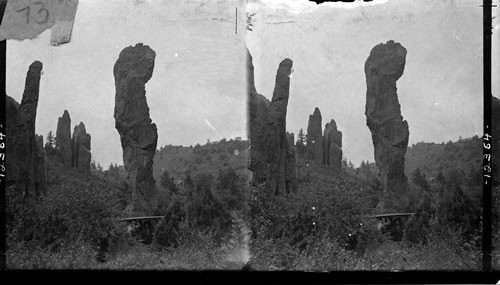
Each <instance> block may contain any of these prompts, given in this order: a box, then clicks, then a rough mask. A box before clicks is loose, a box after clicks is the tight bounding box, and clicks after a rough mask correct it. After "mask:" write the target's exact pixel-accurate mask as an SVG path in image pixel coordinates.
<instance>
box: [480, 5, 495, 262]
mask: <svg viewBox="0 0 500 285" xmlns="http://www.w3.org/2000/svg"><path fill="white" fill-rule="evenodd" d="M491 2H492V1H491V0H483V5H482V6H483V100H484V101H483V104H484V108H483V116H484V117H483V132H484V134H490V133H491V129H492V128H491V96H492V93H491V35H492V27H491V24H492V19H491V14H492V3H491ZM493 139H494V140H496V138H493ZM484 140H486V138H484ZM485 144H488V143H487V142H485V143H484V144H483V174H484V175H483V240H482V261H483V270H485V271H491V270H492V258H491V207H492V203H491V198H492V195H491V189H492V187H491V183H492V181H491V180H492V179H491V177H488V176H486V175H488V174H489V175H491V168H490V172H488V171H487V169H486V165H489V166H491V162H490V161H487V160H486V159H484V157H485V156H486V155H491V153H492V149H491V148H487V147H486V146H485ZM488 145H491V144H488Z"/></svg>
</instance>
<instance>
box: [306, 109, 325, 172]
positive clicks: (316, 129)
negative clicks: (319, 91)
mask: <svg viewBox="0 0 500 285" xmlns="http://www.w3.org/2000/svg"><path fill="white" fill-rule="evenodd" d="M321 120H322V119H321V112H320V111H319V109H318V108H315V109H314V113H313V114H312V115H309V123H308V125H307V145H306V159H307V160H310V161H314V162H316V163H318V164H320V163H322V157H323V145H322V137H323V135H322V130H321Z"/></svg>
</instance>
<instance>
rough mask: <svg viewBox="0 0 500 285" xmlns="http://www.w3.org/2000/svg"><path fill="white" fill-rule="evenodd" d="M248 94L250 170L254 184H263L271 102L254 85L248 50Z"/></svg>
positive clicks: (265, 173)
mask: <svg viewBox="0 0 500 285" xmlns="http://www.w3.org/2000/svg"><path fill="white" fill-rule="evenodd" d="M247 69H248V70H247V92H248V110H247V114H248V120H247V122H248V137H249V142H250V161H249V166H248V168H249V169H250V170H251V171H252V173H253V178H252V180H253V182H254V183H256V184H261V183H263V182H264V181H265V180H266V175H267V163H266V159H267V157H266V156H267V151H266V147H265V142H266V137H265V133H264V130H265V125H266V118H267V113H268V111H269V104H270V102H269V100H267V98H266V97H264V96H262V95H261V94H258V93H257V90H255V85H254V74H253V69H254V67H253V64H252V56H251V55H250V53H249V52H248V50H247Z"/></svg>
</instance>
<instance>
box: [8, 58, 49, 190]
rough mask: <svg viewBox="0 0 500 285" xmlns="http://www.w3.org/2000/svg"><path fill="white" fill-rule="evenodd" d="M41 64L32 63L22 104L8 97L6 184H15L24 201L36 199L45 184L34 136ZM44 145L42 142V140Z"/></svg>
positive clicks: (39, 154) (37, 62)
mask: <svg viewBox="0 0 500 285" xmlns="http://www.w3.org/2000/svg"><path fill="white" fill-rule="evenodd" d="M42 67H43V65H42V63H41V62H39V61H35V62H33V63H32V64H31V65H30V67H29V70H28V74H27V76H26V83H25V88H24V93H23V99H22V101H21V104H20V105H19V104H17V102H16V101H15V100H14V99H12V98H10V97H7V100H6V103H7V110H6V111H7V116H8V117H7V143H8V148H7V151H8V152H9V153H8V154H7V155H6V159H7V166H8V167H9V173H11V174H10V175H9V176H10V178H9V180H10V181H8V183H9V182H10V184H12V183H15V185H16V189H17V190H18V191H22V193H23V195H24V197H25V198H32V197H36V196H37V193H41V192H42V191H43V189H45V188H44V187H45V184H44V181H41V179H42V178H41V176H40V175H39V174H40V173H42V172H45V170H44V169H43V170H42V169H41V168H44V165H43V164H40V157H41V156H43V154H42V153H39V152H38V147H37V137H36V134H35V121H36V109H37V107H38V96H39V88H40V76H41V71H42ZM42 145H43V139H42Z"/></svg>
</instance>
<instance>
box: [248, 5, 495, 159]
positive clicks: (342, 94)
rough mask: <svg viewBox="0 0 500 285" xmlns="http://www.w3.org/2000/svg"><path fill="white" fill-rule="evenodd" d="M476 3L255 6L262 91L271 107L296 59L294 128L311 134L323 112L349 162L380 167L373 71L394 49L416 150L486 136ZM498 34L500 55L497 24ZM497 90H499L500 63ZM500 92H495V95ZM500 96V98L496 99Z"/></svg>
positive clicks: (251, 42) (254, 41) (254, 44)
mask: <svg viewBox="0 0 500 285" xmlns="http://www.w3.org/2000/svg"><path fill="white" fill-rule="evenodd" d="M480 4H481V3H480V2H478V1H474V0H453V1H443V0H419V1H414V0H388V1H379V2H377V1H375V2H373V3H370V4H368V5H354V6H350V7H349V8H346V7H338V5H337V6H335V5H333V4H331V3H330V4H329V5H325V4H321V5H319V6H318V5H316V4H314V3H308V2H307V1H305V0H303V1H302V0H294V1H292V2H287V1H271V0H261V1H252V4H251V5H249V9H250V10H251V11H252V12H255V13H256V15H255V23H254V27H253V31H252V32H249V33H248V34H247V37H246V42H247V45H248V47H249V50H250V52H251V54H252V56H253V64H254V68H255V83H256V88H257V91H258V92H259V93H260V94H262V95H264V96H266V97H267V98H269V99H271V97H272V92H273V89H274V80H275V75H276V70H277V67H278V65H279V62H280V61H281V60H283V59H284V58H290V59H292V60H293V65H294V66H293V69H294V73H293V77H292V79H291V86H290V98H289V101H288V113H287V129H288V131H292V132H294V133H295V134H297V132H298V130H299V129H300V128H303V129H304V131H306V130H307V123H308V118H309V115H310V114H312V112H313V111H314V108H315V107H319V108H320V110H321V113H322V117H323V122H322V124H323V128H324V125H325V124H326V123H327V122H329V121H330V119H332V118H333V119H335V121H336V122H337V126H338V127H339V129H340V130H341V131H342V133H343V150H344V156H345V157H347V158H348V159H351V160H352V161H353V162H354V163H355V164H356V165H357V164H359V163H360V162H361V161H362V160H369V161H374V154H373V144H372V140H371V135H370V131H369V129H368V127H367V126H366V117H365V114H364V112H365V102H366V82H365V74H364V63H365V61H366V59H367V57H368V55H369V54H370V51H371V49H372V48H373V47H374V46H375V45H377V44H379V43H385V42H387V41H388V40H394V41H396V42H399V43H401V44H402V45H403V46H404V47H405V48H406V49H407V52H408V54H407V57H406V67H405V70H404V74H403V76H402V77H401V78H400V79H399V80H398V81H397V88H398V97H399V102H400V104H401V111H402V115H403V117H404V119H405V120H407V121H408V124H409V130H410V138H409V145H410V146H411V144H413V143H417V142H421V141H424V142H438V143H440V142H443V141H444V142H446V141H448V140H458V138H459V136H462V137H464V138H465V137H472V136H473V135H481V134H482V128H483V119H482V118H483V100H482V98H483V83H482V80H483V63H482V62H483V36H482V33H483V28H482V7H480V6H479V5H480ZM496 33H497V34H496V37H495V35H494V38H495V39H496V40H495V47H494V48H493V54H495V50H496V51H497V53H498V25H497V30H496ZM493 62H494V63H495V62H496V64H494V65H495V67H494V70H493V72H494V74H497V76H493V88H494V90H498V86H499V85H498V58H497V57H494V61H493ZM494 93H495V91H494ZM497 96H498V93H497Z"/></svg>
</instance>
